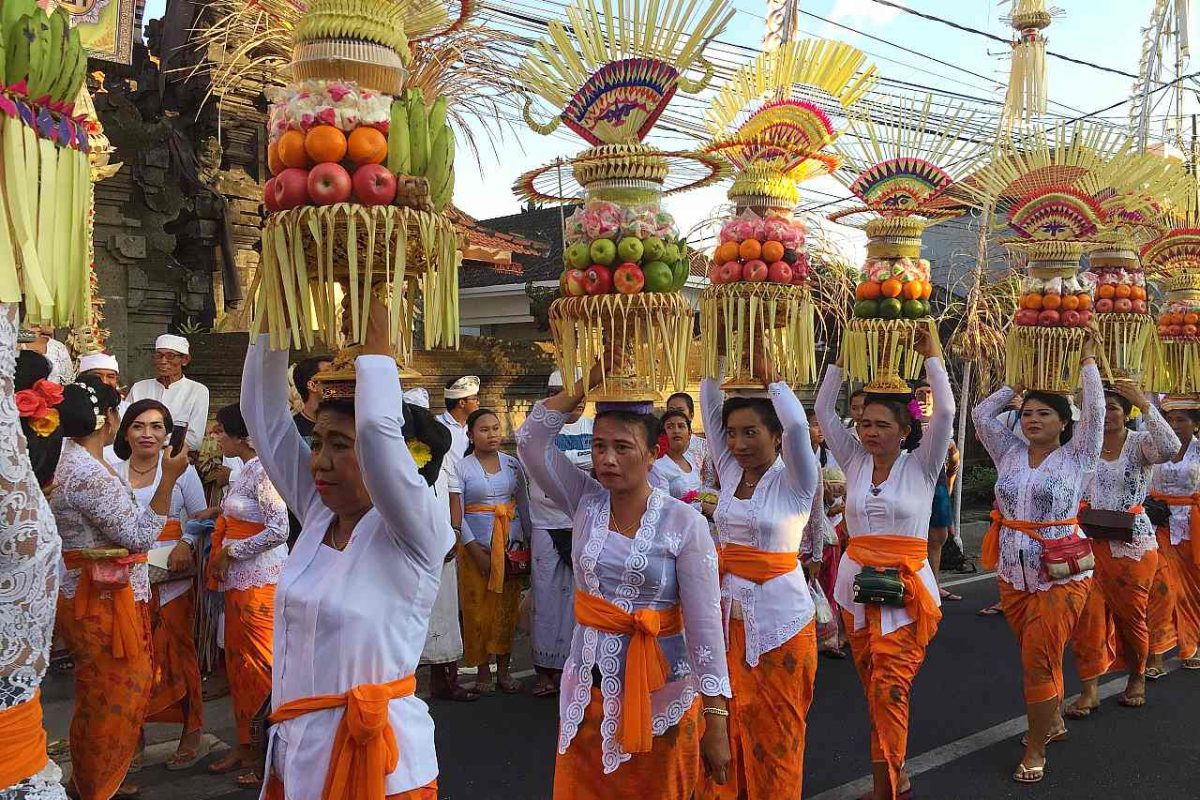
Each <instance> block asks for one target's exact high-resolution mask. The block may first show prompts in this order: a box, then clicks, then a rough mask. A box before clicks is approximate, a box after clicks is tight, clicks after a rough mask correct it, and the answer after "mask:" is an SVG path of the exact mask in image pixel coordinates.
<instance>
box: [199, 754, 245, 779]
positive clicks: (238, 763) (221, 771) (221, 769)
mask: <svg viewBox="0 0 1200 800" xmlns="http://www.w3.org/2000/svg"><path fill="white" fill-rule="evenodd" d="M245 768H246V767H245V766H244V765H243V764H242V760H241V759H240V758H235V759H234V760H233V761H230V762H227V763H226V764H224V765H222V764H221V762H220V761H214V762H213V763H211V764H209V765H208V774H209V775H228V774H229V773H231V772H237V771H238V770H239V769H245Z"/></svg>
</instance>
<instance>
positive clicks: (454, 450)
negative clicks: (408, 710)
mask: <svg viewBox="0 0 1200 800" xmlns="http://www.w3.org/2000/svg"><path fill="white" fill-rule="evenodd" d="M406 395H407V393H406ZM445 398H446V410H445V412H443V413H442V414H439V415H438V417H437V420H438V422H440V423H442V424H443V425H445V426H446V428H447V429H449V431H450V437H451V442H450V450H449V451H448V452H447V453H446V457H445V458H444V459H442V469H441V472H440V473H439V474H438V478H437V482H436V483H434V485H433V491H434V494H436V495H437V497H438V500H439V501H440V502H441V505H442V508H444V509H445V510H446V519H447V520H449V519H450V492H452V491H458V488H459V487H458V477H457V476H458V472H457V470H458V462H459V461H461V460H462V459H463V457H464V456H465V455H466V452H467V444H468V442H467V417H469V416H471V413H472V412H473V411H475V410H476V409H477V408H479V378H477V377H476V376H474V375H466V376H464V377H462V378H458V379H456V380H453V381H450V383H448V384H447V385H446V391H445ZM405 399H409V398H408V397H406V398H405ZM413 399H414V400H415V399H416V397H415V396H414V398H413ZM425 399H426V403H428V393H426V395H425ZM410 402H411V401H410ZM454 553H455V551H453V550H451V551H450V553H449V554H447V556H446V564H445V566H443V567H442V582H441V585H440V586H439V587H438V595H437V599H436V600H434V602H433V612H432V614H431V615H430V618H429V632H428V634H426V637H425V649H424V651H423V652H422V653H421V663H422V664H428V665H429V689H430V695H431V696H432V697H434V698H436V699H438V700H455V701H458V702H470V701H472V700H478V699H479V695H478V694H477V693H475V692H473V691H471V690H469V689H466V688H464V687H462V686H459V685H458V659H460V658H462V654H463V642H462V630H461V629H460V627H459V621H458V567H457V565H456V563H455V560H454Z"/></svg>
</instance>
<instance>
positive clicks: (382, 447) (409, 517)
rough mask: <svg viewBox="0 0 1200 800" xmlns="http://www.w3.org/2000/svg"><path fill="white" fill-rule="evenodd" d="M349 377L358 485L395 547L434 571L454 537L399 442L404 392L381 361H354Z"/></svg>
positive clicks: (392, 368) (390, 364)
mask: <svg viewBox="0 0 1200 800" xmlns="http://www.w3.org/2000/svg"><path fill="white" fill-rule="evenodd" d="M355 372H356V374H357V376H358V385H357V386H356V387H355V390H354V420H355V428H356V431H357V443H356V445H355V448H356V450H357V452H358V463H359V466H360V468H361V470H362V476H363V483H364V484H365V485H366V487H367V492H368V493H369V494H370V495H371V501H372V502H373V503H374V504H375V508H376V509H378V510H379V513H380V515H382V516H383V518H384V520H385V521H386V522H387V527H388V529H389V530H390V531H391V532H392V535H393V536H395V538H396V542H397V543H398V544H399V545H400V547H402V548H404V549H405V550H407V551H408V552H409V553H411V554H412V556H413V557H414V559H416V560H417V561H418V562H419V563H421V564H423V565H424V566H426V567H429V568H430V569H433V568H435V567H436V568H437V569H438V570H440V569H441V565H442V562H443V559H444V558H445V556H446V552H447V551H449V550H450V548H451V547H452V546H453V545H454V532H453V531H452V530H451V528H450V518H449V516H448V515H447V514H446V512H445V511H444V510H443V508H442V505H441V503H439V501H438V498H437V496H436V495H435V494H434V493H433V490H432V489H430V488H429V485H428V484H427V483H425V479H424V478H423V477H421V474H420V473H419V472H418V471H417V462H415V461H413V457H412V454H411V453H410V452H409V451H408V444H407V443H406V442H405V441H404V431H403V427H404V408H403V397H404V391H403V389H402V387H401V386H400V373H399V371H398V370H397V368H396V362H395V360H394V359H392V358H389V357H387V356H378V355H365V356H359V357H358V359H357V360H356V361H355Z"/></svg>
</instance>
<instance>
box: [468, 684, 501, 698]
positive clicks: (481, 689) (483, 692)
mask: <svg viewBox="0 0 1200 800" xmlns="http://www.w3.org/2000/svg"><path fill="white" fill-rule="evenodd" d="M468 691H472V692H474V693H475V694H477V695H479V696H480V697H489V696H491V695H493V694H495V693H496V684H495V683H493V682H492V681H488V682H487V683H476V684H475V685H474V686H472V687H471V688H470V689H469V690H468Z"/></svg>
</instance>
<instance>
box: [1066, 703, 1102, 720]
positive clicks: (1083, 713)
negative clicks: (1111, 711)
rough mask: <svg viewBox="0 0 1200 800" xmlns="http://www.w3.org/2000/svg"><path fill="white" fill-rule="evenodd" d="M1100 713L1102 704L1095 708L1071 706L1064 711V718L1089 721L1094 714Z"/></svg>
mask: <svg viewBox="0 0 1200 800" xmlns="http://www.w3.org/2000/svg"><path fill="white" fill-rule="evenodd" d="M1099 713H1100V704H1099V703H1097V704H1096V705H1094V706H1077V705H1075V704H1071V705H1069V706H1067V707H1066V709H1064V710H1063V716H1064V717H1066V718H1067V719H1087V718H1088V717H1090V716H1091V715H1092V714H1099Z"/></svg>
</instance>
